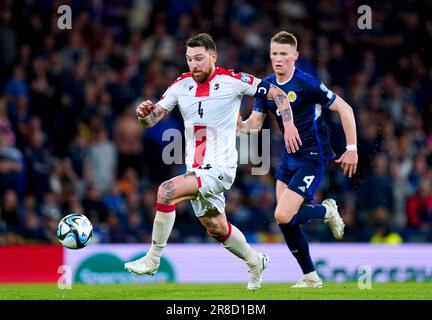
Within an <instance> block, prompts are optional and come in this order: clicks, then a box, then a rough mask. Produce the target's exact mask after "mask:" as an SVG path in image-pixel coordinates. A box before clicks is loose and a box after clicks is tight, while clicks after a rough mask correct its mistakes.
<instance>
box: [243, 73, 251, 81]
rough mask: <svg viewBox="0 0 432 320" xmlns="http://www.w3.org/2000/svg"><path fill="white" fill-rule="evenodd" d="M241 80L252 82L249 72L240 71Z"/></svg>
mask: <svg viewBox="0 0 432 320" xmlns="http://www.w3.org/2000/svg"><path fill="white" fill-rule="evenodd" d="M240 80H241V81H243V82H246V83H250V81H251V77H250V75H248V74H247V73H243V72H241V73H240Z"/></svg>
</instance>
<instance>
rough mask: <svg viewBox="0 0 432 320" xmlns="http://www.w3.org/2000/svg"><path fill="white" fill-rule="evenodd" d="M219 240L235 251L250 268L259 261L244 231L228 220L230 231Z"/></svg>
mask: <svg viewBox="0 0 432 320" xmlns="http://www.w3.org/2000/svg"><path fill="white" fill-rule="evenodd" d="M216 240H217V241H219V242H220V243H221V244H222V245H223V246H224V247H225V248H226V249H227V250H228V251H229V252H231V253H233V254H234V255H236V256H237V257H239V258H240V259H242V260H243V261H244V262H246V264H247V266H248V267H249V268H251V267H255V266H256V265H257V263H258V259H259V257H258V254H257V253H256V252H255V251H254V250H253V249H252V248H251V246H250V245H249V244H248V243H247V242H246V238H245V236H244V235H243V233H242V232H241V231H240V230H239V229H237V228H236V226H233V225H232V224H231V223H229V222H228V233H227V235H226V236H225V237H223V238H219V239H216Z"/></svg>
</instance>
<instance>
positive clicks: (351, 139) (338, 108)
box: [330, 96, 357, 145]
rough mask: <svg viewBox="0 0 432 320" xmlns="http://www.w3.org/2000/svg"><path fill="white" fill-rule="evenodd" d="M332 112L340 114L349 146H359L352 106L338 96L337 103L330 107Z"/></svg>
mask: <svg viewBox="0 0 432 320" xmlns="http://www.w3.org/2000/svg"><path fill="white" fill-rule="evenodd" d="M330 110H332V111H335V112H337V113H338V114H339V117H340V119H341V122H342V127H343V130H344V133H345V139H346V144H347V145H356V144H357V132H356V121H355V118H354V112H353V109H352V108H351V106H350V105H349V104H348V103H346V102H345V100H344V99H342V98H341V97H339V96H336V99H335V101H334V102H333V103H332V104H331V105H330Z"/></svg>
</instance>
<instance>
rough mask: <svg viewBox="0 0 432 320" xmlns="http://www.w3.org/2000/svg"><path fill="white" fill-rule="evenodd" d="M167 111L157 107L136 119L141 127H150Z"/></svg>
mask: <svg viewBox="0 0 432 320" xmlns="http://www.w3.org/2000/svg"><path fill="white" fill-rule="evenodd" d="M167 113H168V111H167V110H165V109H163V108H161V107H159V108H156V109H154V110H153V111H152V112H150V113H149V115H147V116H146V117H144V118H138V120H139V122H140V123H141V125H142V126H143V127H146V128H151V127H153V126H154V125H155V124H156V123H158V122H159V121H160V120H161V119H162V118H163V117H164V116H165V115H166V114H167Z"/></svg>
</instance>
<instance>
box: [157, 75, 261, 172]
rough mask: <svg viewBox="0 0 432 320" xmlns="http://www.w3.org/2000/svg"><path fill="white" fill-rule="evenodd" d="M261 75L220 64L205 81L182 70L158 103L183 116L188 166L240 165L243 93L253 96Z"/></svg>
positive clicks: (190, 167) (188, 168)
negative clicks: (238, 133)
mask: <svg viewBox="0 0 432 320" xmlns="http://www.w3.org/2000/svg"><path fill="white" fill-rule="evenodd" d="M260 82H261V80H260V79H258V78H255V77H254V76H252V75H249V74H246V73H235V72H234V71H233V70H226V69H224V68H220V67H217V68H216V69H215V71H214V72H213V74H212V75H211V76H210V77H209V78H208V79H207V81H206V82H204V83H197V82H195V80H194V79H193V78H192V74H191V73H190V72H187V73H184V74H182V75H181V76H180V77H178V78H177V79H176V80H175V81H174V83H173V84H172V85H171V86H170V87H169V88H168V89H167V90H166V91H165V93H164V95H163V96H162V98H161V100H160V101H159V102H158V103H157V104H159V105H160V106H161V107H162V108H164V109H166V110H168V111H171V110H173V108H174V107H175V106H176V105H178V107H179V110H180V112H181V114H182V116H183V120H184V125H185V140H186V160H185V161H186V166H187V170H191V169H192V168H197V167H199V166H201V165H206V164H217V165H220V166H228V167H236V166H237V149H236V125H237V116H238V112H239V108H240V104H241V99H242V97H243V95H250V96H253V95H254V94H255V92H256V91H257V87H258V84H259V83H260Z"/></svg>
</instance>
